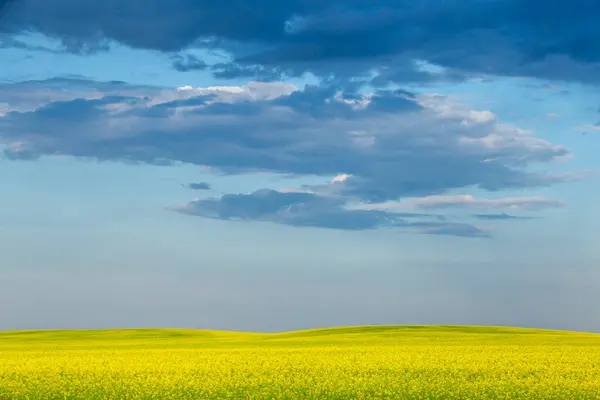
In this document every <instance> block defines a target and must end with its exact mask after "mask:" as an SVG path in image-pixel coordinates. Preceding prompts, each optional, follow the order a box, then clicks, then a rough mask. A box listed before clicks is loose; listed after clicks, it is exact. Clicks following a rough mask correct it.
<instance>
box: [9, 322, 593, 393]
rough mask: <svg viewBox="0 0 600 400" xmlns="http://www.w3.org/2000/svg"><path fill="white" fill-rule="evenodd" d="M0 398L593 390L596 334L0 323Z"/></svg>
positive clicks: (467, 329) (426, 328) (463, 328)
mask: <svg viewBox="0 0 600 400" xmlns="http://www.w3.org/2000/svg"><path fill="white" fill-rule="evenodd" d="M0 399H11V400H12V399H557V400H558V399H560V400H567V399H600V335H595V334H588V333H575V332H563V331H550V330H534V329H519V328H502V327H468V326H404V327H402V326H371V327H369V326H366V327H347V328H331V329H318V330H308V331H297V332H286V333H269V334H267V333H239V332H225V331H202V330H182V329H131V330H98V331H20V332H17V331H15V332H0Z"/></svg>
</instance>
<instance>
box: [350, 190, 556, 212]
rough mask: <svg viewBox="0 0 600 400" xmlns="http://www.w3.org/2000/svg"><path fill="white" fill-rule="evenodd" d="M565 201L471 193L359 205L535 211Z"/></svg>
mask: <svg viewBox="0 0 600 400" xmlns="http://www.w3.org/2000/svg"><path fill="white" fill-rule="evenodd" d="M564 205H565V203H564V202H563V201H560V200H556V199H548V198H544V197H505V198H497V199H478V198H476V197H475V196H473V195H470V194H465V195H450V196H443V195H440V196H427V197H422V198H417V199H410V200H407V201H405V202H402V203H379V204H369V205H364V206H361V208H362V209H365V210H366V209H368V210H391V209H398V208H400V209H403V208H414V209H422V210H435V209H449V208H454V209H456V208H466V209H474V208H475V209H509V210H527V211H537V210H543V209H547V208H558V207H562V206H564Z"/></svg>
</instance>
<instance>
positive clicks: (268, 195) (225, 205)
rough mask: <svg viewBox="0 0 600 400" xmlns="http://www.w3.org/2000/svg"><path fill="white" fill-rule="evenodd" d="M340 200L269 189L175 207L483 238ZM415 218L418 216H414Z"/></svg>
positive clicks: (465, 228) (293, 222)
mask: <svg viewBox="0 0 600 400" xmlns="http://www.w3.org/2000/svg"><path fill="white" fill-rule="evenodd" d="M344 203H345V201H344V200H343V199H331V198H326V197H321V196H318V195H315V194H311V193H288V192H280V191H276V190H271V189H261V190H257V191H255V192H253V193H251V194H226V195H224V196H222V197H220V198H210V199H199V200H194V201H191V202H189V203H187V204H185V205H183V206H179V207H174V208H173V210H175V211H178V212H180V213H184V214H188V215H195V216H201V217H205V218H213V219H223V220H239V221H264V222H272V223H278V224H283V225H290V226H295V227H313V228H329V229H343V230H369V229H376V228H403V229H407V230H411V231H414V232H417V233H427V234H437V235H453V236H467V237H486V236H487V233H486V232H485V231H484V230H483V229H481V228H478V227H476V226H473V225H469V224H464V223H452V222H435V221H434V222H431V221H428V222H422V221H419V222H408V221H407V220H406V219H405V218H403V217H410V215H408V214H405V215H404V216H400V215H398V214H394V213H387V212H383V211H375V210H350V209H346V208H345V207H344ZM416 216H417V217H419V216H421V215H416Z"/></svg>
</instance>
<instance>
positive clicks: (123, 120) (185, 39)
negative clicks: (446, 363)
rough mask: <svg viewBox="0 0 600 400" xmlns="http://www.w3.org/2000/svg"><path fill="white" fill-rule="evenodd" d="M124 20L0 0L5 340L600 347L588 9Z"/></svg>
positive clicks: (402, 7) (216, 10) (102, 11)
mask: <svg viewBox="0 0 600 400" xmlns="http://www.w3.org/2000/svg"><path fill="white" fill-rule="evenodd" d="M284 3H285V4H284ZM517 3H518V6H517ZM115 4H116V3H115V2H113V1H105V2H101V3H98V2H95V1H92V0H79V1H77V2H75V1H74V0H56V1H54V2H51V3H47V2H43V1H42V0H30V1H27V2H24V1H19V0H13V1H2V0H0V155H1V157H0V182H1V183H2V189H1V190H0V330H7V329H69V328H108V327H187V328H206V329H232V330H253V331H282V330H292V329H305V328H313V327H325V326H337V325H362V324H401V325H404V324H472V325H511V326H527V327H539V328H557V329H570V330H580V331H595V332H600V320H598V318H597V315H598V314H599V312H600V268H599V267H600V250H599V246H598V239H597V234H596V231H597V229H598V226H599V222H600V212H599V207H598V204H600V185H599V182H598V170H599V169H600V168H599V167H600V158H599V157H598V150H599V149H600V122H599V121H600V115H599V111H600V109H599V106H600V92H598V85H599V83H600V52H598V50H597V49H599V48H600V27H598V25H597V24H595V23H594V19H593V17H592V16H593V15H594V13H595V12H596V14H595V15H598V14H597V13H599V12H600V6H595V5H591V4H588V3H585V2H581V4H578V3H577V2H575V3H573V2H569V3H567V2H562V1H559V2H556V4H554V8H552V9H551V10H549V9H547V8H544V3H542V2H539V1H537V0H526V1H523V0H521V1H520V2H517V1H516V0H500V1H497V2H493V3H492V2H461V3H457V4H454V6H453V7H451V8H452V9H449V8H448V7H447V2H441V1H433V2H428V4H427V6H421V5H416V3H413V2H406V3H405V2H398V1H396V0H395V1H392V0H382V1H380V2H376V3H373V2H371V1H366V0H364V1H363V0H356V1H349V0H332V1H331V2H324V3H314V2H311V1H307V0H293V1H288V2H274V1H270V0H264V1H263V0H261V1H259V2H256V1H254V2H252V3H250V2H248V1H246V0H241V1H239V2H237V6H236V7H225V6H222V5H218V4H214V2H210V1H207V0H206V1H205V0H197V1H195V2H189V1H186V0H171V1H170V2H169V3H168V6H167V5H166V3H164V2H163V1H161V0H145V2H144V3H142V2H141V0H131V1H129V2H127V3H126V4H125V5H123V4H122V5H121V6H120V7H117V6H115ZM461 7H462V8H461ZM464 7H468V11H469V12H466V11H465V10H467V9H463V8H464ZM461 10H462V11H461ZM558 15H560V18H557V16H558ZM459 16H460V18H459Z"/></svg>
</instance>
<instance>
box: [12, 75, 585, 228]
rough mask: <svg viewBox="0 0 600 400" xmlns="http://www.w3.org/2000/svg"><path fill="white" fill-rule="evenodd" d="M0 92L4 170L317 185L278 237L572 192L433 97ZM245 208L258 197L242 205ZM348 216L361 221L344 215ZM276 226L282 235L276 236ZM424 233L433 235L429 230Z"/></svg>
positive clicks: (496, 126) (109, 87)
mask: <svg viewBox="0 0 600 400" xmlns="http://www.w3.org/2000/svg"><path fill="white" fill-rule="evenodd" d="M66 88H68V89H69V90H65V89H66ZM86 88H87V91H86ZM3 89H6V90H0V103H4V104H5V107H4V110H3V111H2V113H3V114H0V144H2V145H3V146H4V153H5V155H6V156H8V157H10V158H13V159H14V158H26V159H32V158H36V157H41V156H51V155H69V156H75V157H82V158H91V159H96V160H112V161H124V162H135V163H149V164H157V165H169V164H179V163H187V164H193V165H198V166H204V167H210V168H211V169H213V170H217V171H219V172H220V173H223V174H245V173H252V172H271V173H280V174H285V175H291V176H296V177H297V178H301V177H303V176H311V177H319V178H320V179H322V181H323V182H324V183H323V184H320V185H306V186H304V187H303V188H302V190H301V192H305V193H304V194H310V195H311V196H313V195H314V196H317V197H316V198H313V197H310V199H311V200H310V201H309V203H310V204H311V207H312V208H311V212H310V213H309V214H303V213H298V212H295V213H293V214H290V215H287V216H285V218H283V217H281V218H279V217H278V219H277V220H276V222H278V223H286V224H290V225H308V226H315V225H317V224H318V225H319V226H324V225H327V224H330V225H331V226H334V227H338V228H340V229H341V228H342V227H343V226H345V225H344V224H348V225H347V226H348V227H350V228H348V229H354V228H353V227H355V226H360V227H365V228H366V227H380V226H386V224H387V222H385V221H388V218H389V215H388V213H374V211H381V210H378V209H377V207H380V205H379V204H380V203H384V204H385V203H387V202H398V201H400V204H403V203H404V200H405V199H408V198H415V197H424V198H425V199H421V200H417V202H416V203H413V206H414V207H416V208H422V209H427V208H445V207H446V208H447V207H450V206H451V207H461V206H464V207H479V208H500V207H508V208H509V209H510V208H511V207H513V208H514V207H520V208H522V209H533V208H543V207H551V206H557V204H556V203H553V202H549V201H545V200H543V199H538V198H531V199H525V200H523V199H505V200H488V199H475V198H473V197H468V196H467V197H447V196H446V195H447V193H448V192H449V191H456V190H464V189H467V188H469V189H471V188H478V189H482V190H487V191H492V192H498V191H502V190H505V189H514V188H536V187H545V186H550V185H553V184H556V183H560V182H566V181H569V180H572V179H574V176H571V175H568V174H551V173H539V172H535V170H534V169H532V167H535V166H540V165H545V164H547V163H550V162H553V161H555V160H557V159H561V158H563V157H564V156H565V155H568V154H569V152H568V150H567V149H566V148H565V147H563V146H560V145H556V144H552V143H550V142H547V141H545V140H542V139H540V138H537V137H535V136H534V135H533V133H532V132H528V131H523V130H521V129H519V128H517V127H515V126H512V125H508V124H505V123H502V122H501V121H499V119H498V118H497V116H495V115H494V114H493V113H491V112H489V111H485V110H472V109H470V108H469V107H467V106H466V105H464V104H461V103H460V102H459V101H457V100H456V99H452V98H449V97H447V96H442V95H435V94H429V95H421V94H414V93H410V92H407V91H403V90H376V91H374V92H373V93H369V94H357V93H345V92H343V91H339V90H337V89H336V88H334V87H329V86H308V87H307V88H305V89H303V90H299V89H298V88H296V87H295V86H293V85H290V84H286V83H282V82H269V83H258V82H251V83H249V84H247V85H244V86H215V87H207V88H194V87H191V86H182V87H179V88H159V87H142V86H129V85H127V84H123V83H120V82H113V83H94V82H89V81H77V80H63V81H55V80H52V81H48V82H35V83H32V82H26V83H23V84H15V85H5V86H4V87H3ZM24 93H26V94H30V96H29V95H24ZM313 181H314V180H313ZM288 192H289V191H288ZM273 196H274V197H276V198H277V200H278V201H279V200H281V199H284V198H285V199H289V198H287V197H281V196H280V195H273ZM430 196H437V197H430ZM440 196H441V197H440ZM244 199H246V198H244ZM257 199H262V200H264V201H270V199H271V197H269V196H263V197H261V196H254V197H252V200H253V201H255V202H257V201H259V200H257ZM223 201H224V202H225V203H219V204H225V205H226V206H227V207H226V209H227V210H230V209H231V208H230V203H227V202H228V201H234V200H231V199H230V198H225V200H223ZM410 201H414V200H410ZM331 202H333V203H331ZM195 204H196V203H195ZM236 204H237V203H236ZM244 204H246V203H244ZM251 204H255V203H251ZM357 204H363V205H366V206H365V207H367V208H368V207H371V209H370V210H367V209H366V208H365V209H363V210H356V209H353V208H352V207H354V206H355V205H357ZM197 205H198V206H201V210H202V214H205V213H206V210H208V209H210V207H216V203H214V201H213V202H208V203H202V202H200V203H197ZM334 205H335V206H334ZM317 208H318V209H319V210H321V211H322V214H319V213H317V211H316V209H317ZM365 211H373V212H369V213H365ZM218 215H220V214H218ZM315 216H319V218H321V221H319V220H318V219H313V218H316V217H315ZM248 218H250V217H248ZM253 218H254V217H253ZM256 218H258V217H256ZM260 218H262V217H260ZM282 218H283V219H282ZM290 218H292V219H293V223H292V222H285V221H289V219H290ZM384 222H385V223H384ZM393 226H397V224H393ZM444 226H447V225H444ZM421 228H423V229H425V227H421ZM426 228H427V229H429V230H431V231H435V232H440V230H441V228H440V227H439V226H437V225H433V226H427V227H426ZM461 229H466V228H465V227H464V226H461Z"/></svg>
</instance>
